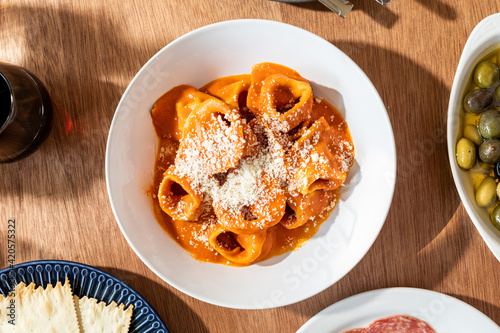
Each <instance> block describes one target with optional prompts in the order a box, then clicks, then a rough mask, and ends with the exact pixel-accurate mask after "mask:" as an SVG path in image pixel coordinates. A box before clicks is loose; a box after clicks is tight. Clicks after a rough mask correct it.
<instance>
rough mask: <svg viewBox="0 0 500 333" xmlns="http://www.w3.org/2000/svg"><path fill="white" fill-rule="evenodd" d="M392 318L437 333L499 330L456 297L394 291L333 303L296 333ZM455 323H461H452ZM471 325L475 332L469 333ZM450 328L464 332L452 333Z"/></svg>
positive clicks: (335, 331) (337, 331)
mask: <svg viewBox="0 0 500 333" xmlns="http://www.w3.org/2000/svg"><path fill="white" fill-rule="evenodd" d="M452 312H454V313H453V314H451V313H452ZM392 315H411V316H414V317H416V318H419V319H421V320H424V321H426V322H427V323H428V324H429V325H431V326H432V327H433V328H434V329H435V330H436V332H437V333H469V332H484V333H498V332H499V330H500V327H499V326H498V325H497V324H496V323H495V322H494V321H493V320H492V319H490V318H489V317H488V316H486V315H485V314H484V313H482V312H481V311H479V310H478V309H476V308H474V307H473V306H471V305H469V304H467V303H466V302H464V301H461V300H459V299H457V298H455V297H452V296H449V295H446V294H443V293H440V292H437V291H432V290H428V289H420V288H410V287H393V288H383V289H375V290H370V291H366V292H363V293H360V294H356V295H353V296H350V297H347V298H345V299H343V300H341V301H339V302H337V303H334V304H333V305H330V306H329V307H327V308H326V309H324V310H322V311H321V312H319V313H317V314H316V315H315V316H314V317H312V318H311V319H309V320H308V321H307V322H306V323H305V324H304V325H303V326H302V327H301V328H300V329H299V330H298V331H297V333H327V332H328V333H342V332H344V331H346V330H349V329H354V328H363V327H366V326H367V325H369V324H370V323H371V322H373V321H375V320H377V319H381V318H384V317H388V316H392ZM452 320H456V321H458V322H457V323H451V322H450V321H452ZM470 323H473V325H475V329H473V330H470ZM479 325H481V326H479ZM450 327H462V328H463V330H456V328H454V330H449V329H450Z"/></svg>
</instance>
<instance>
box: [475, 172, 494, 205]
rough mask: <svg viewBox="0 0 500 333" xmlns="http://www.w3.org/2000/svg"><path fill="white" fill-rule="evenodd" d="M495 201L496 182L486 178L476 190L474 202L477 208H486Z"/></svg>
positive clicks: (491, 178) (488, 177)
mask: <svg viewBox="0 0 500 333" xmlns="http://www.w3.org/2000/svg"><path fill="white" fill-rule="evenodd" d="M496 200H497V182H496V181H495V178H493V177H490V176H487V177H486V178H484V179H483V181H482V182H481V184H479V187H478V188H477V190H476V202H477V205H478V206H479V207H488V206H491V205H493V204H494V203H495V201H496Z"/></svg>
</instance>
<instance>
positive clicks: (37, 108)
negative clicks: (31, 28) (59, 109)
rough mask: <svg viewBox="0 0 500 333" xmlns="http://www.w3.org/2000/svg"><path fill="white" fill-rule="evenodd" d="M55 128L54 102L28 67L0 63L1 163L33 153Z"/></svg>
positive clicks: (16, 159)
mask: <svg viewBox="0 0 500 333" xmlns="http://www.w3.org/2000/svg"><path fill="white" fill-rule="evenodd" d="M51 128H52V102H51V100H50V96H49V93H48V92H47V89H46V88H45V86H44V85H43V83H42V82H41V81H40V80H39V79H38V78H37V77H36V76H35V75H33V74H32V73H30V72H28V71H27V70H26V69H24V68H21V67H19V66H15V65H12V64H8V63H5V62H0V163H8V162H14V161H18V160H20V159H22V158H24V157H26V156H28V155H30V154H32V153H33V152H34V151H35V150H37V148H38V147H39V146H40V145H41V144H42V142H43V141H45V139H46V138H47V137H48V135H49V133H50V130H51Z"/></svg>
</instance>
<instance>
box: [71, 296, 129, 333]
mask: <svg viewBox="0 0 500 333" xmlns="http://www.w3.org/2000/svg"><path fill="white" fill-rule="evenodd" d="M73 299H74V302H75V306H76V313H77V316H78V323H79V324H80V328H81V331H82V333H90V332H91V333H100V332H103V333H104V332H106V333H126V332H128V329H129V326H130V320H131V319H132V309H133V305H130V306H129V307H128V308H127V309H126V310H125V305H124V304H120V305H119V306H117V304H116V302H111V303H110V304H109V305H106V303H105V302H99V303H97V300H96V299H95V298H87V296H84V297H82V298H78V296H74V297H73Z"/></svg>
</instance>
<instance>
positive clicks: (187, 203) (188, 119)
mask: <svg viewBox="0 0 500 333" xmlns="http://www.w3.org/2000/svg"><path fill="white" fill-rule="evenodd" d="M151 115H152V120H153V125H154V127H155V130H156V133H157V136H158V139H159V145H158V152H157V157H156V165H155V175H154V181H153V185H152V197H153V200H154V206H155V215H156V217H157V219H158V221H159V223H160V224H161V225H162V227H163V228H164V229H165V230H166V231H167V232H168V233H169V234H170V235H171V236H172V238H173V239H175V240H176V241H177V242H178V243H179V244H180V245H181V246H182V247H183V248H184V249H186V250H187V251H188V252H189V253H191V255H192V256H193V257H194V258H196V259H198V260H201V261H208V262H213V263H221V264H226V265H235V266H244V265H249V264H252V263H255V262H257V261H260V260H263V259H265V258H269V257H271V256H275V255H279V254H282V253H285V252H288V251H291V250H294V249H297V248H299V247H300V246H301V245H302V244H303V243H304V242H305V241H306V240H308V239H309V238H311V237H312V236H313V235H314V234H315V233H316V232H317V230H318V228H319V226H320V225H321V223H322V222H323V221H324V220H326V218H327V217H328V215H329V214H330V212H331V211H332V210H333V208H334V207H335V205H336V203H337V202H338V199H339V189H340V187H341V185H342V184H343V183H344V182H345V180H346V178H347V175H348V173H349V170H350V167H351V166H352V164H353V161H354V146H353V143H352V139H351V136H350V132H349V129H348V127H347V124H346V122H345V121H344V119H343V118H342V116H341V115H340V113H339V112H338V111H337V110H336V109H335V108H334V107H333V106H332V105H330V104H329V103H328V102H326V101H325V100H322V99H320V98H318V97H315V96H314V95H313V91H312V88H311V85H310V84H309V82H308V81H307V80H306V79H304V78H303V77H301V76H300V75H299V73H297V72H296V71H294V70H292V69H290V68H288V67H285V66H281V65H277V64H273V63H261V64H257V65H254V66H253V68H252V72H251V74H243V75H234V76H229V77H223V78H219V79H216V80H214V81H212V82H210V83H208V84H206V85H205V86H203V87H201V88H199V89H197V88H195V87H192V86H189V85H181V86H177V87H175V88H173V89H171V90H169V91H168V92H166V93H165V94H164V95H163V96H161V97H160V98H159V99H158V100H157V101H156V103H155V104H154V106H153V108H152V111H151Z"/></svg>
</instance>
